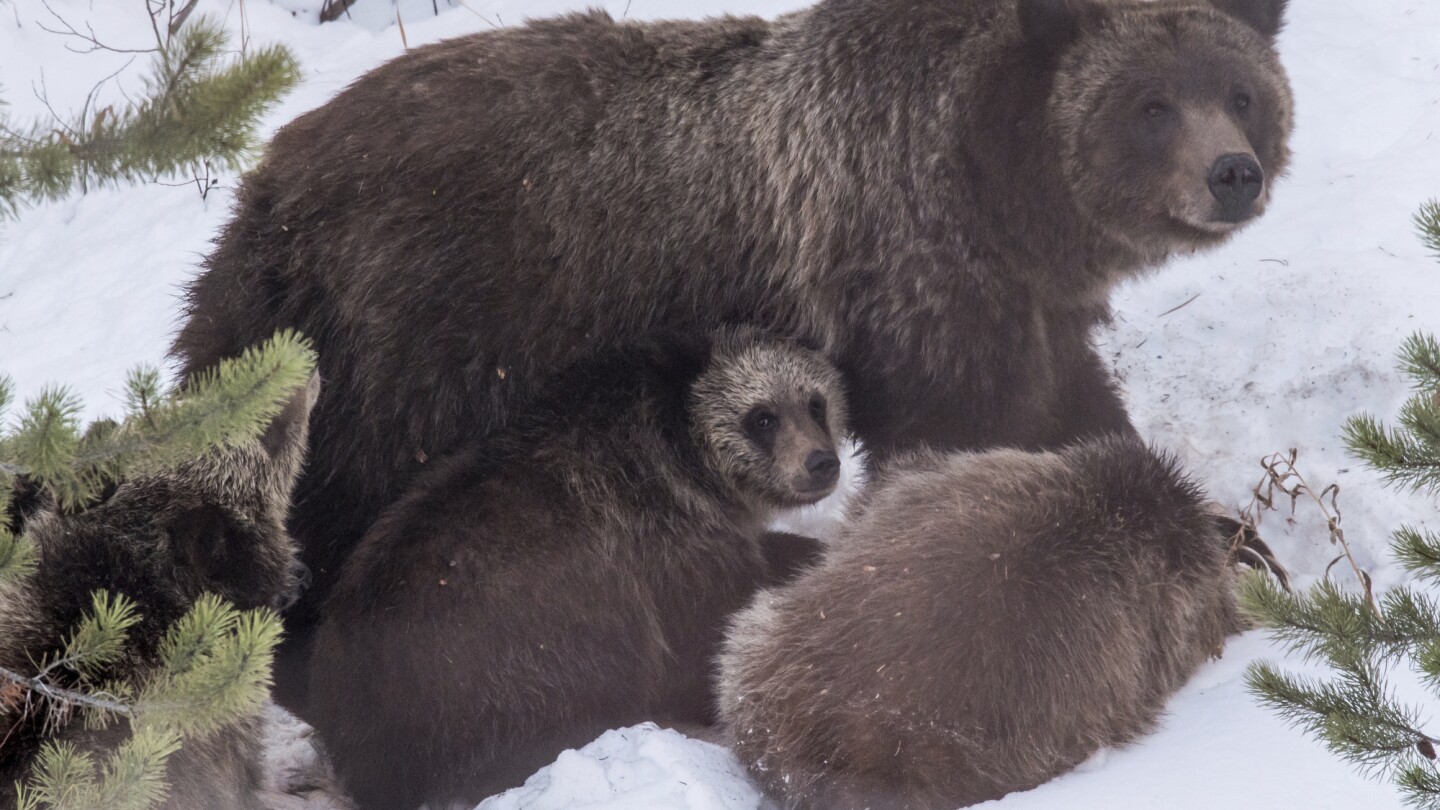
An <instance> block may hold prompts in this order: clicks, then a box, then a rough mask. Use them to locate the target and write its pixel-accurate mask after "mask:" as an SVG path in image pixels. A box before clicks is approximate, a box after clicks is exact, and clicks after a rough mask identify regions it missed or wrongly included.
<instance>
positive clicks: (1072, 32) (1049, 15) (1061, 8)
mask: <svg viewBox="0 0 1440 810" xmlns="http://www.w3.org/2000/svg"><path fill="white" fill-rule="evenodd" d="M1017 10H1018V12H1019V15H1020V32H1021V34H1022V35H1023V36H1024V37H1025V42H1026V44H1028V45H1029V46H1030V49H1031V50H1032V51H1033V52H1035V53H1037V54H1043V55H1046V56H1052V55H1055V54H1058V53H1059V52H1060V51H1061V50H1063V49H1064V48H1065V47H1066V46H1067V45H1069V44H1070V43H1072V42H1074V41H1075V39H1076V37H1078V36H1079V35H1080V28H1081V24H1082V22H1083V21H1084V19H1085V18H1086V17H1087V16H1089V15H1090V14H1091V13H1093V11H1094V10H1093V9H1092V7H1091V4H1090V0H1020V5H1019V8H1018V9H1017Z"/></svg>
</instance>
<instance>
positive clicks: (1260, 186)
mask: <svg viewBox="0 0 1440 810" xmlns="http://www.w3.org/2000/svg"><path fill="white" fill-rule="evenodd" d="M1206 179H1207V181H1208V183H1209V184H1210V193H1211V194H1212V195H1214V196H1215V199H1216V200H1217V201H1218V202H1219V203H1220V217H1221V219H1223V220H1225V221H1226V222H1242V221H1244V220H1247V219H1249V218H1250V217H1251V216H1253V215H1254V211H1253V206H1254V203H1255V200H1257V199H1259V198H1260V192H1261V191H1263V190H1264V189H1265V171H1264V170H1263V169H1261V168H1260V164H1259V163H1257V162H1256V161H1255V158H1253V157H1251V156H1249V155H1245V154H1239V153H1232V154H1228V155H1221V156H1220V159H1219V160H1216V161H1215V164H1214V165H1213V166H1211V167H1210V175H1209V177H1208V178H1206Z"/></svg>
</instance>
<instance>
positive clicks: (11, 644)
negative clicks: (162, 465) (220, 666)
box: [0, 375, 320, 810]
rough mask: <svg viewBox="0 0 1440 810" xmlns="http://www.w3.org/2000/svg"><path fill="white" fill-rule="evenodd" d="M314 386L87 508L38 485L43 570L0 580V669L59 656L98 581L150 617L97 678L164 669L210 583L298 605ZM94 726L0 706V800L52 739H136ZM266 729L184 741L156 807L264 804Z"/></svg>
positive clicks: (30, 516)
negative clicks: (165, 643)
mask: <svg viewBox="0 0 1440 810" xmlns="http://www.w3.org/2000/svg"><path fill="white" fill-rule="evenodd" d="M319 390H320V378H319V376H318V375H314V376H312V377H311V380H310V383H309V385H307V386H306V387H305V388H304V389H302V390H301V391H300V392H298V393H297V394H296V395H295V397H294V398H293V399H292V400H291V402H290V403H289V404H288V405H287V406H286V408H285V409H284V410H283V411H282V412H281V413H280V415H279V416H277V417H276V418H275V419H274V420H273V421H272V422H271V424H270V427H269V428H268V429H267V431H266V432H265V434H264V435H263V436H262V437H261V438H259V439H258V440H256V441H253V442H250V443H248V444H244V445H240V446H237V447H232V448H225V449H223V450H217V451H215V452H212V453H210V454H209V455H206V456H204V457H202V458H199V459H196V460H193V461H190V462H186V463H183V464H180V465H178V466H177V467H175V468H173V469H170V470H166V471H162V472H159V473H156V474H153V475H146V476H140V477H136V478H134V479H131V480H128V481H125V482H122V483H121V484H119V485H118V486H117V487H116V488H115V489H114V490H113V492H111V493H109V494H108V495H107V496H106V497H105V499H104V500H103V502H101V503H98V504H96V505H94V506H91V507H90V508H88V509H86V510H84V511H82V512H79V513H78V514H74V515H70V514H64V513H62V512H61V511H60V510H58V509H57V508H56V507H55V505H54V504H53V503H50V502H48V501H47V500H46V499H40V498H36V497H33V496H34V494H35V493H34V492H31V493H30V496H31V497H29V498H27V500H29V501H32V502H33V503H32V505H31V506H30V507H27V508H26V509H25V510H23V512H24V513H25V514H24V517H25V522H24V531H25V533H26V535H27V536H28V538H29V539H30V541H31V542H32V543H33V544H34V546H35V549H36V553H37V557H38V567H37V568H36V570H35V572H34V573H33V574H31V575H30V576H27V577H25V578H23V579H20V580H18V581H14V582H9V583H0V667H5V668H6V669H8V670H10V671H12V672H17V673H22V674H23V673H29V672H33V671H34V667H35V665H36V662H38V661H42V660H45V659H46V658H47V657H50V656H53V655H55V654H57V653H58V652H59V651H60V650H62V649H63V647H64V644H65V640H66V638H67V637H68V636H69V634H70V633H71V631H73V630H74V628H75V627H76V625H78V624H79V623H80V622H81V621H82V619H83V618H84V617H85V616H86V615H87V614H88V613H89V610H90V607H91V604H92V603H91V594H92V593H93V592H95V591H97V590H104V591H108V592H109V593H110V594H117V595H124V596H126V597H128V598H129V599H130V600H131V601H132V602H134V604H135V606H136V608H137V611H138V613H139V614H140V616H141V617H142V619H141V621H140V623H139V624H138V625H136V626H135V627H133V628H132V629H131V630H130V633H129V647H128V648H127V651H126V655H125V657H124V658H123V659H121V661H120V662H119V663H117V664H115V665H113V666H112V667H110V668H108V669H107V670H106V671H104V672H102V673H100V678H99V680H100V681H102V682H103V681H120V682H125V683H137V682H143V680H144V678H145V677H146V674H147V673H148V672H153V671H155V669H156V668H157V667H158V655H159V647H160V643H161V640H162V639H163V638H164V636H165V633H166V630H167V628H169V627H170V626H171V625H172V624H173V623H174V622H175V621H176V620H177V619H179V618H180V617H181V616H182V615H184V614H185V613H186V611H188V610H189V609H190V606H191V605H192V604H194V602H195V600H196V599H198V598H199V597H200V596H201V595H202V594H204V593H213V594H216V595H219V596H221V597H223V598H224V599H226V600H228V601H230V602H231V603H232V604H234V605H235V606H236V607H237V608H240V609H242V610H249V609H253V608H259V607H268V608H273V609H275V610H281V609H283V608H285V607H286V606H287V605H289V604H290V603H291V602H293V601H294V600H295V598H296V596H297V595H298V591H299V588H300V584H301V580H302V574H303V571H304V569H303V567H302V566H300V565H299V563H298V562H297V561H296V556H295V547H294V542H293V541H292V540H291V539H290V536H289V535H288V534H286V532H285V515H286V513H287V512H288V511H289V508H290V491H291V488H292V487H293V486H294V482H295V478H296V476H297V475H298V474H299V473H300V468H301V466H302V464H303V462H304V458H305V444H306V438H307V433H308V424H309V418H310V410H311V408H312V407H313V405H314V403H315V399H316V397H317V395H318V393H319ZM58 685H60V686H62V687H63V686H68V685H69V684H68V683H66V682H61V683H59V684H58ZM56 722H58V723H59V726H58V728H57V727H56V726H55V723H56ZM85 726H86V724H85V723H83V722H81V721H80V720H79V719H78V718H73V717H72V718H64V719H60V720H58V721H57V718H56V717H55V716H52V714H51V713H49V712H46V711H43V710H37V709H35V708H34V707H28V710H27V707H26V706H24V705H23V704H22V705H20V706H14V705H8V704H5V703H0V728H3V729H4V732H3V734H0V737H3V743H0V807H13V806H14V805H13V804H11V803H10V802H12V801H13V800H14V799H15V794H14V785H15V783H16V782H17V781H22V780H24V779H26V778H27V777H28V776H29V773H30V767H31V764H32V763H33V762H34V760H35V757H36V755H37V753H38V752H39V751H40V748H41V746H42V744H43V743H45V742H47V741H56V742H64V743H69V744H71V745H74V746H76V747H77V748H78V749H80V750H81V751H87V752H95V753H106V754H108V752H109V751H111V750H113V749H114V748H115V746H117V745H119V744H120V743H122V742H123V741H124V740H126V739H128V737H129V727H128V724H127V723H125V722H124V721H123V720H122V721H121V722H118V723H116V724H114V725H112V726H110V727H109V728H106V729H100V730H96V729H89V728H86V727H85ZM261 729H262V718H261V717H260V716H259V715H256V716H254V717H250V718H246V719H244V720H242V721H240V722H239V723H236V724H235V725H232V726H229V727H226V728H224V729H221V730H219V731H216V732H214V733H212V734H210V735H208V736H205V737H192V738H190V739H187V740H186V741H185V743H184V745H183V746H182V747H181V749H180V750H179V751H177V752H176V753H175V754H173V755H172V756H171V757H170V760H169V763H168V766H167V771H166V779H167V781H168V783H169V785H170V788H169V792H168V794H167V797H166V799H165V801H164V803H163V804H161V805H159V807H158V808H157V810H159V809H160V808H163V810H194V808H205V809H206V810H262V805H261V803H260V801H259V798H258V795H257V792H258V791H259V789H260V787H261V778H262V744H261Z"/></svg>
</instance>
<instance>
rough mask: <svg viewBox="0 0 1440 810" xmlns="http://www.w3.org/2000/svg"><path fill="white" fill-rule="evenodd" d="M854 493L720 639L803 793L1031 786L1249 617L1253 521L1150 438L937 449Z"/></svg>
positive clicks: (987, 794) (1146, 717)
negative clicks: (820, 556)
mask: <svg viewBox="0 0 1440 810" xmlns="http://www.w3.org/2000/svg"><path fill="white" fill-rule="evenodd" d="M854 508H855V511H854V512H852V520H851V522H850V523H849V524H848V525H847V526H845V527H844V528H843V529H842V530H841V534H840V536H839V537H838V538H837V539H836V540H835V542H834V544H833V545H832V546H831V548H830V549H829V551H828V552H827V555H826V557H825V559H824V561H823V562H821V563H820V564H819V565H818V566H816V567H814V568H811V569H810V570H809V571H807V572H806V573H804V574H802V575H801V576H800V577H799V578H798V579H797V580H796V581H795V582H794V583H793V584H792V585H789V586H787V587H783V588H778V589H774V590H768V591H764V592H762V593H761V594H760V595H758V596H757V597H756V600H755V602H754V604H753V605H752V606H750V607H749V608H747V609H746V610H745V611H743V612H741V613H740V614H739V615H738V616H736V617H735V619H734V622H733V626H732V627H731V630H730V632H729V635H728V637H727V640H726V643H725V651H724V653H723V654H722V655H721V657H720V662H721V666H720V670H721V672H720V676H719V689H718V691H719V693H720V714H721V719H722V721H723V725H724V732H725V735H726V737H727V741H728V742H729V743H730V744H731V745H732V746H733V747H734V750H735V751H736V753H737V754H738V755H739V756H740V759H741V760H742V761H743V762H745V763H746V765H747V766H748V768H749V770H750V772H751V774H752V775H753V776H754V777H755V778H756V779H757V780H759V781H760V782H761V783H762V785H763V786H764V788H765V789H766V790H767V792H769V793H770V794H771V795H773V796H774V797H775V798H777V799H778V800H780V801H781V803H782V804H783V805H784V806H785V807H786V808H812V809H813V810H862V809H863V808H869V810H921V809H922V808H924V809H926V810H953V808H956V807H961V806H966V805H971V804H975V803H977V802H982V801H985V800H988V799H996V798H999V797H1001V796H1003V795H1005V794H1007V793H1010V792H1012V791H1016V790H1025V789H1028V788H1031V787H1034V786H1036V785H1039V784H1040V783H1042V782H1045V781H1047V780H1049V779H1051V778H1053V777H1055V776H1057V775H1059V774H1061V773H1063V772H1065V771H1066V770H1069V769H1070V768H1073V767H1074V766H1075V765H1077V764H1079V763H1080V762H1081V761H1083V760H1084V759H1086V758H1087V757H1089V756H1090V755H1091V754H1093V753H1095V752H1096V751H1097V750H1099V749H1100V748H1103V747H1105V746H1113V745H1121V744H1123V743H1126V742H1128V741H1130V740H1132V739H1134V738H1135V737H1136V736H1137V735H1139V734H1141V733H1143V732H1145V731H1146V730H1148V729H1149V728H1150V727H1151V726H1152V724H1153V723H1154V721H1155V718H1156V717H1157V715H1158V714H1159V712H1160V710H1161V709H1162V707H1163V706H1164V704H1165V701H1166V700H1167V699H1168V698H1169V696H1170V695H1171V694H1173V693H1174V692H1175V690H1176V689H1178V688H1179V687H1180V685H1181V684H1183V683H1184V682H1185V680H1186V679H1187V678H1188V677H1189V676H1190V674H1191V673H1192V672H1194V671H1195V669H1196V667H1198V666H1199V665H1200V664H1201V663H1202V662H1204V661H1205V660H1206V659H1207V658H1210V657H1212V656H1215V655H1218V654H1219V652H1220V650H1221V647H1222V646H1223V645H1224V643H1225V639H1226V637H1227V636H1229V635H1230V634H1232V633H1234V632H1237V631H1238V630H1239V629H1241V620H1240V618H1239V616H1238V614H1237V611H1236V605H1235V599H1234V594H1233V586H1234V563H1235V562H1236V556H1237V553H1239V547H1238V546H1236V545H1234V544H1232V542H1231V539H1232V537H1233V536H1234V534H1235V531H1234V530H1235V524H1234V523H1233V522H1232V521H1227V520H1225V519H1223V518H1217V517H1216V516H1215V515H1214V514H1212V513H1211V512H1210V511H1209V507H1208V506H1207V504H1206V501H1205V499H1204V498H1203V497H1202V495H1201V493H1200V490H1199V489H1198V488H1197V487H1196V486H1195V485H1194V484H1193V483H1191V482H1190V481H1189V480H1187V479H1186V478H1185V477H1184V476H1182V475H1181V473H1180V471H1179V469H1178V468H1177V466H1176V464H1175V462H1174V460H1173V459H1171V458H1168V457H1165V456H1160V455H1157V454H1155V453H1154V452H1152V451H1151V450H1150V449H1148V448H1147V447H1146V446H1145V445H1144V444H1142V443H1141V442H1140V441H1139V440H1138V439H1120V438H1113V439H1105V440H1099V441H1094V442H1090V443H1085V444H1080V445H1077V446H1074V447H1072V448H1069V449H1066V450H1063V451H1060V452H1056V453H1021V452H1017V451H1011V450H1001V451H993V452H989V453H982V454H964V453H957V454H950V455H944V454H938V453H925V454H920V455H916V456H914V457H912V458H909V459H906V460H900V461H897V462H896V463H895V464H894V465H892V466H890V467H889V468H887V469H886V470H884V471H882V472H881V473H880V475H879V477H878V480H874V481H872V483H871V485H870V487H869V489H868V490H867V491H866V493H865V494H864V495H863V496H862V498H861V502H860V503H858V504H856V506H855V507H854ZM1244 542H1246V543H1248V544H1249V545H1250V546H1251V547H1253V548H1252V549H1251V550H1255V551H1256V553H1258V554H1259V555H1260V556H1261V557H1264V558H1267V559H1266V562H1265V563H1264V567H1271V566H1270V560H1268V557H1269V555H1268V549H1265V548H1264V544H1263V543H1262V542H1260V541H1259V539H1258V538H1254V537H1247V538H1245V541H1244ZM1274 570H1275V571H1276V573H1277V575H1279V574H1280V569H1278V566H1276V567H1275V569H1274Z"/></svg>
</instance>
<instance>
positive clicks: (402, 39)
mask: <svg viewBox="0 0 1440 810" xmlns="http://www.w3.org/2000/svg"><path fill="white" fill-rule="evenodd" d="M395 24H396V25H398V26H400V45H401V46H402V47H403V48H405V50H407V51H408V50H410V40H408V39H406V38H405V21H404V20H402V19H400V4H399V3H396V4H395Z"/></svg>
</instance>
